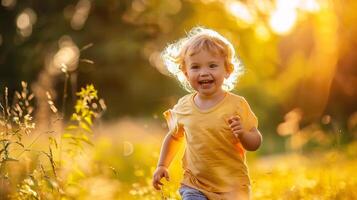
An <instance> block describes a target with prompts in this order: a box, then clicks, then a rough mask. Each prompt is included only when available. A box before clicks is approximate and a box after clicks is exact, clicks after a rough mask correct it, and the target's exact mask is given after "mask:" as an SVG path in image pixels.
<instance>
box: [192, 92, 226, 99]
mask: <svg viewBox="0 0 357 200" xmlns="http://www.w3.org/2000/svg"><path fill="white" fill-rule="evenodd" d="M225 94H226V92H225V91H224V90H219V91H217V92H216V93H214V94H212V95H205V94H201V93H197V97H198V98H199V99H200V100H202V101H210V100H218V99H221V98H223V97H224V95H225Z"/></svg>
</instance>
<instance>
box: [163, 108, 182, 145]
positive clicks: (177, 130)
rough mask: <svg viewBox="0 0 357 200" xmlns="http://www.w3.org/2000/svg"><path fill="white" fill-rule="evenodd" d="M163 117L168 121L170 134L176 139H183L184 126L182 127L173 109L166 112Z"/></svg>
mask: <svg viewBox="0 0 357 200" xmlns="http://www.w3.org/2000/svg"><path fill="white" fill-rule="evenodd" d="M163 115H164V117H165V119H166V123H167V126H168V128H169V132H168V134H171V135H172V136H174V137H175V138H180V137H183V136H184V134H183V131H182V126H180V125H179V123H178V122H177V116H176V114H175V112H174V111H173V110H172V109H169V110H166V111H165V112H164V113H163Z"/></svg>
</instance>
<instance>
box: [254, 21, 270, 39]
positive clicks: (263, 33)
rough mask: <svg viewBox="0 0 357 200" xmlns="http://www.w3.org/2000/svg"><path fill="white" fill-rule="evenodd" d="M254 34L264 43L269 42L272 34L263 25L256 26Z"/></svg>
mask: <svg viewBox="0 0 357 200" xmlns="http://www.w3.org/2000/svg"><path fill="white" fill-rule="evenodd" d="M254 33H255V36H256V37H257V38H258V39H260V40H262V41H268V40H269V39H270V32H269V30H268V28H267V27H266V26H265V25H264V24H262V23H260V24H258V25H256V26H255V29H254Z"/></svg>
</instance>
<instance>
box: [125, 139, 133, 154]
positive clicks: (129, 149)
mask: <svg viewBox="0 0 357 200" xmlns="http://www.w3.org/2000/svg"><path fill="white" fill-rule="evenodd" d="M133 152H134V145H133V144H132V143H131V142H129V141H124V142H123V155H124V156H130V155H131V154H132V153H133Z"/></svg>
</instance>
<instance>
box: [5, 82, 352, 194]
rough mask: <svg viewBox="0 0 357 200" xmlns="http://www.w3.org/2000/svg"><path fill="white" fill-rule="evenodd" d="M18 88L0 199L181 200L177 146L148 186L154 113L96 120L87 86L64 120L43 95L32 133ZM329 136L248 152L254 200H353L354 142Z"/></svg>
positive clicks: (158, 129) (160, 130)
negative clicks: (276, 150) (166, 174)
mask: <svg viewBox="0 0 357 200" xmlns="http://www.w3.org/2000/svg"><path fill="white" fill-rule="evenodd" d="M22 86H23V90H22V92H18V94H19V96H18V99H17V100H16V101H17V103H15V104H12V105H14V106H12V107H11V108H10V109H8V110H9V112H7V111H6V110H7V109H6V107H4V109H5V110H4V112H3V115H2V124H1V125H2V126H1V185H0V189H1V190H0V191H1V199H127V200H132V199H133V200H134V199H180V197H179V194H178V192H177V189H178V187H179V184H180V179H181V177H182V169H181V161H180V158H181V157H182V154H183V149H184V146H183V147H182V148H181V150H180V152H179V154H178V155H177V156H176V158H175V160H174V161H173V163H172V165H171V166H170V169H169V170H170V176H171V177H170V181H169V182H168V181H165V180H163V182H164V187H163V190H162V191H156V190H154V189H153V187H152V186H151V177H152V174H153V171H154V170H155V165H156V162H157V159H158V156H159V150H160V146H161V141H162V139H163V137H164V135H165V134H166V130H167V127H166V124H165V123H164V121H163V119H162V117H161V116H157V115H154V116H153V117H152V118H130V117H126V118H121V119H120V120H116V121H110V122H103V121H101V120H100V119H98V118H99V117H100V113H101V112H103V111H104V110H105V109H106V107H105V104H104V101H103V100H101V101H100V102H101V103H98V104H96V103H95V102H94V101H97V102H99V98H98V95H97V91H96V90H95V88H94V87H93V86H92V85H89V86H87V87H85V88H82V90H81V91H80V92H78V93H77V96H78V100H77V103H76V105H75V108H74V113H73V114H72V115H71V118H70V120H69V121H68V122H64V120H63V119H62V118H61V117H59V115H58V109H57V108H56V107H55V104H54V102H53V101H52V100H51V96H50V95H49V96H48V98H49V101H48V104H49V107H50V108H51V109H52V113H53V114H52V116H53V119H52V121H51V123H50V124H49V126H48V127H47V128H48V129H45V130H38V129H37V128H36V122H35V120H34V119H32V117H31V114H32V111H31V109H29V108H30V107H31V106H30V104H29V103H25V102H26V100H27V101H29V99H30V101H31V100H32V98H33V97H31V94H30V92H29V91H28V90H27V88H26V87H27V84H26V83H24V82H23V83H22ZM16 94H17V93H16ZM29 96H30V98H29ZM20 102H24V103H20ZM2 105H7V104H6V103H5V104H2ZM16 105H18V106H20V108H21V109H20V108H19V107H18V106H16ZM21 106H22V107H21ZM99 108H100V109H99ZM20 110H22V113H21V112H20ZM29 111H31V112H29ZM19 112H20V113H21V114H20V113H19ZM26 113H27V114H26ZM10 118H12V119H10ZM320 133H322V134H325V137H331V136H329V135H328V134H327V133H324V132H323V131H320ZM290 139H292V138H290ZM330 139H331V142H330V143H329V145H328V146H325V147H324V148H322V147H317V148H316V147H315V148H313V149H309V151H306V150H304V148H303V147H301V148H295V149H290V150H289V151H286V152H284V153H280V154H271V155H269V154H268V155H260V152H259V151H258V152H253V153H252V152H248V153H247V162H248V166H249V169H250V176H251V180H252V188H253V193H252V194H253V199H355V198H357V192H356V190H355V188H356V187H357V178H356V177H357V176H356V175H355V174H356V173H355V166H357V165H356V164H357V142H349V143H347V144H344V145H340V144H339V143H338V141H339V139H336V138H330ZM290 142H291V141H290ZM287 144H289V140H287ZM263 145H269V144H263Z"/></svg>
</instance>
